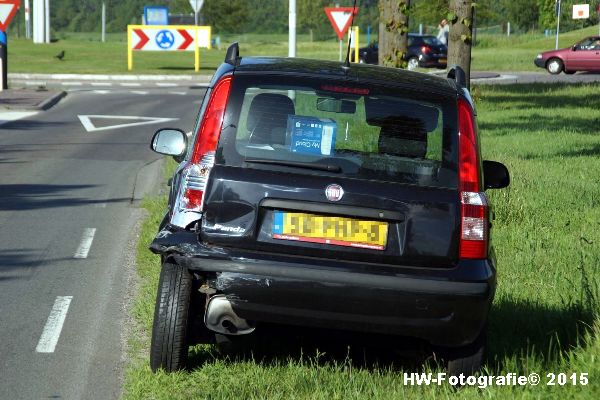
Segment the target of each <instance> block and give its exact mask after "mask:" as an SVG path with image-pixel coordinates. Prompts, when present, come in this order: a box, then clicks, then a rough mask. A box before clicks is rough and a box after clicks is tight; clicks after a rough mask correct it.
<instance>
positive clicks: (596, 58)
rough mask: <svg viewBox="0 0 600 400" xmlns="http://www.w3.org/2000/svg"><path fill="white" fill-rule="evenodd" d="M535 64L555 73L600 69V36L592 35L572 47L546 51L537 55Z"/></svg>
mask: <svg viewBox="0 0 600 400" xmlns="http://www.w3.org/2000/svg"><path fill="white" fill-rule="evenodd" d="M534 64H535V65H536V66H538V67H540V68H546V70H547V71H548V72H550V73H551V74H553V75H556V74H560V73H561V72H564V73H565V74H574V73H575V72H577V71H600V36H590V37H587V38H585V39H583V40H582V41H580V42H578V43H575V44H574V45H573V46H571V47H567V48H565V49H559V50H550V51H545V52H543V53H540V54H538V55H537V57H536V58H535V60H534Z"/></svg>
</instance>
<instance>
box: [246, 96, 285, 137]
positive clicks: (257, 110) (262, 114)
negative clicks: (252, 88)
mask: <svg viewBox="0 0 600 400" xmlns="http://www.w3.org/2000/svg"><path fill="white" fill-rule="evenodd" d="M295 113H296V110H295V107H294V102H293V101H292V99H290V98H289V97H287V96H285V95H283V94H275V93H260V94H257V95H256V96H254V98H253V99H252V103H251V104H250V110H249V111H248V120H247V123H246V126H247V127H248V130H249V131H253V130H255V129H256V128H257V126H258V125H259V124H260V125H261V126H265V125H269V126H271V127H273V126H277V127H280V126H282V127H284V128H285V127H286V126H287V116H288V114H295Z"/></svg>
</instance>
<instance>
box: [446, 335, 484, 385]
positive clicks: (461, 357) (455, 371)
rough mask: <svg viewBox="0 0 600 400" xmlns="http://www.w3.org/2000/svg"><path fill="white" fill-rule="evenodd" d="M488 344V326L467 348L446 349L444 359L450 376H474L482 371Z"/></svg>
mask: <svg viewBox="0 0 600 400" xmlns="http://www.w3.org/2000/svg"><path fill="white" fill-rule="evenodd" d="M486 344H487V326H486V327H485V328H484V329H483V330H482V331H481V333H480V334H479V336H478V337H477V339H475V341H474V342H473V343H471V344H469V345H467V346H464V347H459V348H456V349H446V350H445V351H444V359H445V361H446V371H447V373H448V375H449V376H459V375H460V374H463V375H464V376H472V375H474V374H475V373H476V372H478V371H479V370H480V369H481V366H482V364H483V361H484V358H485V349H486Z"/></svg>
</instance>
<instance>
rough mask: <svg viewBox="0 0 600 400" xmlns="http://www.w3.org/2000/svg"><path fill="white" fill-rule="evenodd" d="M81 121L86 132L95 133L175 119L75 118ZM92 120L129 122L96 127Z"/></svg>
mask: <svg viewBox="0 0 600 400" xmlns="http://www.w3.org/2000/svg"><path fill="white" fill-rule="evenodd" d="M77 117H78V118H79V120H80V121H81V124H82V125H83V127H84V128H85V130H86V131H88V132H97V131H107V130H109V129H119V128H132V127H134V126H140V125H151V124H160V123H163V122H169V121H175V120H176V119H177V118H156V117H135V116H124V115H78V116H77ZM92 118H93V119H105V120H106V119H110V120H127V121H131V122H128V123H124V124H123V123H119V124H116V125H108V126H101V127H96V125H94V124H93V123H92Z"/></svg>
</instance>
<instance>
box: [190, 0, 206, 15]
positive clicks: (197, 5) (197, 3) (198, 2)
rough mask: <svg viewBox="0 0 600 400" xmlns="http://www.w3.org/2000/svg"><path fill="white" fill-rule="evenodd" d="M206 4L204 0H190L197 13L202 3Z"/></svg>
mask: <svg viewBox="0 0 600 400" xmlns="http://www.w3.org/2000/svg"><path fill="white" fill-rule="evenodd" d="M203 4H204V0H190V6H192V8H193V9H194V12H195V13H198V12H200V9H201V8H202V5H203Z"/></svg>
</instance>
